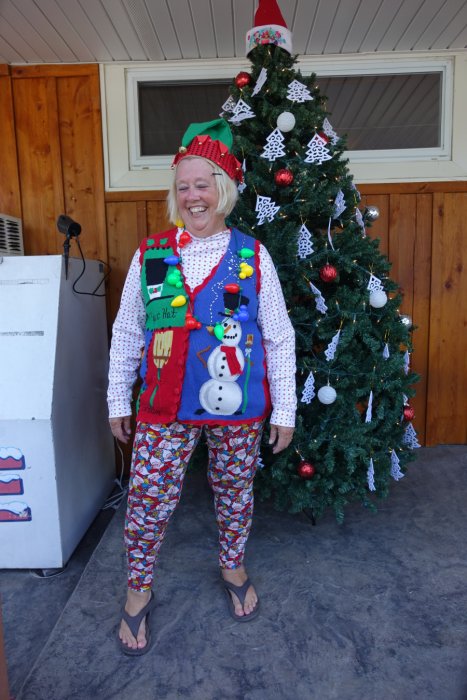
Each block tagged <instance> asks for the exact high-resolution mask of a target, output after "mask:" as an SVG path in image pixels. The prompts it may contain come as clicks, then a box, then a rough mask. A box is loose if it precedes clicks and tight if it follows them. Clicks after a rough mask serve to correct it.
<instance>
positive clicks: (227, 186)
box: [167, 156, 238, 225]
mask: <svg viewBox="0 0 467 700" xmlns="http://www.w3.org/2000/svg"><path fill="white" fill-rule="evenodd" d="M188 158H189V159H190V160H193V159H194V158H196V159H198V160H204V161H205V162H206V163H208V164H209V165H210V166H211V167H212V169H213V172H214V174H215V176H216V177H215V178H214V180H215V183H216V188H217V194H218V197H219V201H218V203H217V209H216V213H217V214H222V215H223V216H228V215H229V214H230V212H231V211H232V210H233V208H234V206H235V204H236V203H237V199H238V189H237V185H236V184H235V181H234V180H232V178H231V177H229V176H228V175H227V173H226V172H225V170H222V168H220V167H219V166H218V165H216V163H213V161H212V160H209V158H203V157H201V156H185V158H182V160H180V161H179V162H178V164H177V167H176V168H175V171H174V175H173V178H172V183H171V185H170V189H169V193H168V195H167V213H168V215H169V219H170V221H171V222H172V223H173V224H175V225H178V223H179V222H180V221H181V216H180V212H179V211H178V207H177V186H176V175H177V168H178V165H179V164H180V163H181V162H182V161H183V160H187V159H188Z"/></svg>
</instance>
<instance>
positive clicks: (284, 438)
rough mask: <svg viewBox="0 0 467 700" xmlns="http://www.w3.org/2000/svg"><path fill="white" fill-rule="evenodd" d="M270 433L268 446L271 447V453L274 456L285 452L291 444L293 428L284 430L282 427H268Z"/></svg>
mask: <svg viewBox="0 0 467 700" xmlns="http://www.w3.org/2000/svg"><path fill="white" fill-rule="evenodd" d="M270 428H271V432H270V435H269V444H270V445H273V448H272V451H273V453H274V454H276V452H280V451H281V450H285V448H286V447H288V446H289V445H290V443H291V442H292V438H293V434H294V430H295V429H294V428H286V427H285V426H284V425H273V424H272V423H271V425H270Z"/></svg>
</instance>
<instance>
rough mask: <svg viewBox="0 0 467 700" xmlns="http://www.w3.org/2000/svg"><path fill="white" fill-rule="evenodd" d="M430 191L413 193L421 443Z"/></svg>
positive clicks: (422, 432) (416, 404)
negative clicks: (428, 192)
mask: <svg viewBox="0 0 467 700" xmlns="http://www.w3.org/2000/svg"><path fill="white" fill-rule="evenodd" d="M432 212H433V195H432V194H419V195H417V215H416V230H415V248H414V268H413V275H414V278H413V320H414V323H415V325H416V326H417V330H416V331H415V332H414V335H413V342H414V357H413V368H414V370H415V371H416V372H418V373H419V374H420V381H419V382H417V384H416V386H415V389H416V392H417V393H416V395H415V397H414V398H413V399H412V400H411V405H412V406H413V408H414V409H415V416H416V418H415V420H414V425H415V427H416V428H417V430H418V439H419V442H420V443H421V444H425V443H426V399H427V384H428V344H429V335H430V293H431V244H432V241H431V238H432V228H433V220H432V219H433V213H432Z"/></svg>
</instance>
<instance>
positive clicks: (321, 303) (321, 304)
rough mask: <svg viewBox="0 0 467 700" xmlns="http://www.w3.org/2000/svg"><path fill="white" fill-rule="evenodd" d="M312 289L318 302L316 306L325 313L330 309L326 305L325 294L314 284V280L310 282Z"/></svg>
mask: <svg viewBox="0 0 467 700" xmlns="http://www.w3.org/2000/svg"><path fill="white" fill-rule="evenodd" d="M310 289H311V291H312V292H313V294H314V296H315V303H316V308H317V310H318V311H319V312H320V313H322V314H325V313H326V311H327V310H328V307H327V306H326V302H325V300H324V297H323V295H322V294H321V292H320V291H319V289H318V287H315V285H314V284H313V282H310Z"/></svg>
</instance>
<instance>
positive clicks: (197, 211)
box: [189, 207, 207, 214]
mask: <svg viewBox="0 0 467 700" xmlns="http://www.w3.org/2000/svg"><path fill="white" fill-rule="evenodd" d="M206 209H207V207H190V210H189V211H190V213H191V214H202V213H203V212H205V211H206Z"/></svg>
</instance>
